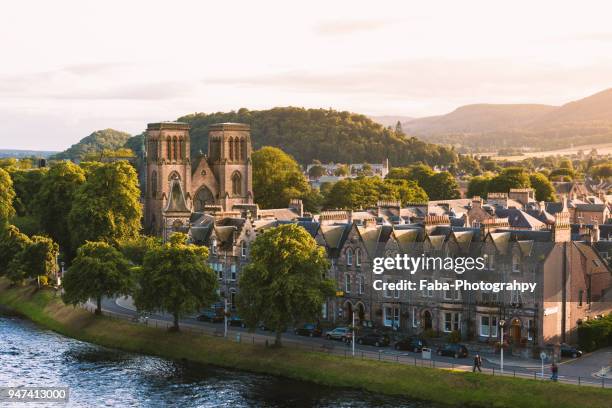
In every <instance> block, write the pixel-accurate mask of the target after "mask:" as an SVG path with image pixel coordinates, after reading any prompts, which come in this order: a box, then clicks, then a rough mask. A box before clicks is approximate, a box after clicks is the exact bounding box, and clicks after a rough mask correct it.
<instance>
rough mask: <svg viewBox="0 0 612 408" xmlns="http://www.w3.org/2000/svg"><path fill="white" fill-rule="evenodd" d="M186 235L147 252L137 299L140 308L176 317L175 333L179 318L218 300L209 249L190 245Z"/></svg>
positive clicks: (174, 235)
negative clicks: (210, 264) (209, 259)
mask: <svg viewBox="0 0 612 408" xmlns="http://www.w3.org/2000/svg"><path fill="white" fill-rule="evenodd" d="M186 240H187V236H186V235H185V234H180V233H175V234H173V235H172V236H171V237H170V240H169V242H168V243H166V244H164V245H161V246H158V247H155V248H153V249H151V250H149V251H147V253H146V255H145V257H144V262H143V266H142V271H141V274H140V279H139V289H138V291H137V292H136V296H135V298H134V300H135V303H136V307H138V309H141V310H148V311H164V312H168V313H170V314H172V316H173V318H174V319H173V320H174V325H173V327H172V330H175V331H178V330H179V319H180V318H181V317H182V316H185V315H186V314H188V313H193V312H196V311H198V310H200V309H201V308H203V307H208V306H210V305H211V304H212V303H213V302H214V301H215V300H216V299H217V292H216V290H217V285H218V283H217V276H216V275H215V273H214V272H213V271H212V269H211V268H210V267H209V266H208V262H207V260H208V249H207V248H206V247H200V246H196V245H191V244H186Z"/></svg>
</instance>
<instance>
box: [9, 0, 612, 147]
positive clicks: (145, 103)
mask: <svg viewBox="0 0 612 408" xmlns="http://www.w3.org/2000/svg"><path fill="white" fill-rule="evenodd" d="M611 15H612V3H610V2H609V1H599V2H597V1H588V2H578V1H571V2H563V1H559V0H557V1H542V0H538V1H533V0H531V1H513V2H501V1H490V0H487V1H468V0H462V1H456V0H449V1H431V0H430V1H381V0H379V1H364V2H359V1H355V0H352V1H335V0H326V1H315V0H308V1H299V2H298V1H286V0H285V1H264V0H258V1H252V0H251V1H244V2H243V1H215V2H213V1H204V0H199V1H181V0H174V1H163V2H161V1H151V0H148V1H135V0H121V1H108V0H106V1H97V2H92V1H82V0H81V1H61V0H54V1H43V0H40V1H36V2H35V1H24V0H20V1H12V2H3V4H2V5H0V124H1V125H2V129H1V131H0V148H21V149H40V150H43V149H52V150H63V149H64V148H66V147H68V146H69V145H70V144H72V143H75V142H77V141H78V140H79V139H80V138H82V137H83V136H86V135H88V134H89V133H91V132H92V131H94V130H96V129H101V128H107V127H112V128H115V129H120V130H125V131H128V132H130V133H139V132H141V131H142V130H143V129H144V128H145V126H146V123H147V122H152V121H161V120H174V119H176V118H177V117H178V116H181V115H183V114H187V113H191V112H196V111H197V112H212V111H226V110H231V109H238V108H240V107H247V108H249V109H262V108H264V109H265V108H270V107H273V106H286V105H293V106H304V107H324V108H328V107H333V108H335V109H340V110H351V111H355V112H360V113H365V114H372V115H384V114H387V115H408V116H425V115H433V114H441V113H446V112H448V111H450V110H452V109H454V108H456V107H457V106H459V105H463V104H467V103H478V102H492V103H519V102H534V103H549V104H562V103H565V102H568V101H570V100H572V99H576V98H580V97H583V96H587V95H589V94H591V93H595V92H597V91H600V90H603V89H606V88H609V87H612V24H610V18H611Z"/></svg>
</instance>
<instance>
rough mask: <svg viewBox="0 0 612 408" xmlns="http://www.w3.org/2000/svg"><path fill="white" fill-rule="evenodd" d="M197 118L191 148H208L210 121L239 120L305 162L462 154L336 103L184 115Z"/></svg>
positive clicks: (434, 161)
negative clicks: (336, 106) (326, 106)
mask: <svg viewBox="0 0 612 408" xmlns="http://www.w3.org/2000/svg"><path fill="white" fill-rule="evenodd" d="M178 120H179V121H181V122H187V123H190V124H191V126H192V127H191V154H192V156H195V155H196V154H197V153H198V151H200V150H202V151H206V150H207V146H208V126H209V125H211V124H213V123H219V122H239V123H246V124H249V125H250V126H251V138H252V141H253V146H254V147H255V148H260V147H262V146H274V147H279V148H281V149H283V150H284V151H285V152H287V153H288V154H290V155H291V156H293V157H295V159H296V160H297V161H298V162H299V163H301V164H307V163H311V162H312V161H313V159H318V160H321V161H322V162H326V163H327V162H331V161H334V162H341V163H362V162H368V163H382V162H383V161H384V160H385V159H387V158H388V159H389V160H390V161H391V163H393V164H394V165H407V164H410V163H414V162H416V161H424V162H425V163H428V164H430V165H432V166H433V165H448V164H451V163H452V162H454V161H455V160H456V159H457V155H456V153H455V152H454V150H452V149H450V148H447V147H443V146H436V145H433V144H429V143H425V142H422V141H420V140H417V139H415V138H412V137H407V136H406V135H404V134H403V133H401V132H400V131H399V129H396V130H393V129H388V128H385V127H384V126H382V125H380V124H378V123H376V122H374V121H372V120H371V119H370V118H368V117H367V116H365V115H360V114H356V113H350V112H339V111H335V110H332V109H304V108H295V107H283V108H273V109H269V110H261V111H250V110H248V109H244V108H243V109H240V110H238V111H232V112H217V113H211V114H205V113H195V114H191V115H186V116H183V117H181V118H179V119H178Z"/></svg>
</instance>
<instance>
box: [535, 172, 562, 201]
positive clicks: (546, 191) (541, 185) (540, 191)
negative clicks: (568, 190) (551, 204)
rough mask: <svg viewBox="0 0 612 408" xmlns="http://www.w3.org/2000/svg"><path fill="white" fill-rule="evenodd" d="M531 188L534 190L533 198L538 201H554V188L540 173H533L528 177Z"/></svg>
mask: <svg viewBox="0 0 612 408" xmlns="http://www.w3.org/2000/svg"><path fill="white" fill-rule="evenodd" d="M529 182H530V183H531V187H532V188H533V189H534V190H535V198H536V200H538V201H555V200H556V197H555V188H554V187H553V185H552V183H551V182H550V180H548V178H547V177H546V176H545V175H544V174H542V173H533V174H531V175H530V176H529Z"/></svg>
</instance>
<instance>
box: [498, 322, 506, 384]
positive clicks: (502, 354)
mask: <svg viewBox="0 0 612 408" xmlns="http://www.w3.org/2000/svg"><path fill="white" fill-rule="evenodd" d="M505 325H506V321H505V320H504V319H501V320H500V321H499V327H501V343H500V347H499V350H500V363H499V366H500V368H501V373H502V374H503V373H504V326H505Z"/></svg>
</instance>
